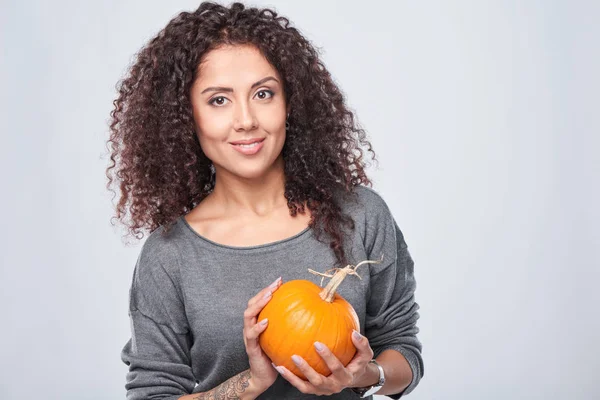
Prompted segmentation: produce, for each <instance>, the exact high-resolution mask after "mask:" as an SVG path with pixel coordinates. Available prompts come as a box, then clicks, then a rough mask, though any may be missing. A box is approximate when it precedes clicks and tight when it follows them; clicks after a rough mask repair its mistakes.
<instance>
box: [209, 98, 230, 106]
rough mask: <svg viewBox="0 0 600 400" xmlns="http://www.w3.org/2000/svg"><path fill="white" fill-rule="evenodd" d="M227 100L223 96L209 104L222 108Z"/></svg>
mask: <svg viewBox="0 0 600 400" xmlns="http://www.w3.org/2000/svg"><path fill="white" fill-rule="evenodd" d="M226 100H227V99H226V98H225V97H223V96H217V97H215V98H213V99H211V100H210V101H209V102H208V104H210V105H213V106H222V105H223V104H225V101H226Z"/></svg>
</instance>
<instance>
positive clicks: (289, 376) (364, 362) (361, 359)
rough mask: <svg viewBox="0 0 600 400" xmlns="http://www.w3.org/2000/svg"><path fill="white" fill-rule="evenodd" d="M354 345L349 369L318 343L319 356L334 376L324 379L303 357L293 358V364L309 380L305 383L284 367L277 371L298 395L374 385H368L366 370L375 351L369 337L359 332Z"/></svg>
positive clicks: (327, 392) (322, 393) (327, 393)
mask: <svg viewBox="0 0 600 400" xmlns="http://www.w3.org/2000/svg"><path fill="white" fill-rule="evenodd" d="M352 342H353V343H354V346H356V349H357V352H356V354H355V356H354V358H353V359H352V361H350V363H348V365H347V366H346V367H344V365H343V364H342V363H341V361H340V360H339V359H338V358H337V357H336V356H335V355H334V354H333V353H332V352H331V351H330V350H329V349H328V348H327V347H326V346H325V345H323V344H322V343H318V342H315V348H316V349H317V353H319V355H320V356H321V358H322V359H323V360H324V361H325V363H326V364H327V367H329V370H330V371H331V375H329V376H327V377H326V376H323V375H321V374H319V373H318V372H317V371H315V370H314V369H313V368H312V367H311V366H310V365H308V363H307V362H306V361H305V360H304V359H302V357H300V356H297V355H294V356H292V361H293V362H294V364H296V366H298V369H299V370H300V371H302V373H303V374H304V376H305V377H306V378H307V379H308V382H307V381H304V380H302V379H300V378H299V377H297V376H296V375H294V374H293V373H292V372H290V371H289V370H288V369H287V368H285V367H284V366H278V367H276V368H277V370H278V371H279V373H280V374H281V376H283V377H284V378H285V379H286V380H287V381H288V382H290V383H291V384H292V385H294V386H295V387H296V388H297V389H298V390H299V391H301V392H302V393H306V394H316V395H331V394H334V393H339V392H341V391H342V390H344V389H345V388H347V387H361V386H368V385H369V384H372V383H375V382H376V380H375V381H374V382H370V381H369V375H368V373H369V371H368V369H367V366H368V364H369V361H370V360H372V359H373V350H372V349H371V346H370V345H369V341H368V340H367V338H366V337H364V336H362V335H361V334H360V333H358V332H356V331H355V332H354V333H353V334H352Z"/></svg>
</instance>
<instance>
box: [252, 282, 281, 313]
mask: <svg viewBox="0 0 600 400" xmlns="http://www.w3.org/2000/svg"><path fill="white" fill-rule="evenodd" d="M281 281H282V279H281V277H279V278H277V279H275V282H273V283H271V284H270V285H269V286H267V287H266V288H264V289H263V290H261V291H260V292H258V293H257V294H256V296H254V297H253V298H251V299H250V300H249V301H248V307H250V306H252V305H254V304H255V303H256V302H258V301H261V300H262V299H263V298H264V296H265V294H266V293H267V292H271V293H273V292H274V291H275V290H277V289H278V288H279V286H281Z"/></svg>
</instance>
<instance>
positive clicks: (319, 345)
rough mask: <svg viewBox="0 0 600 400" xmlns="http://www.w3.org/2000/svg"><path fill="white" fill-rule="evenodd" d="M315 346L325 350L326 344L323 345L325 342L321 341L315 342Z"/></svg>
mask: <svg viewBox="0 0 600 400" xmlns="http://www.w3.org/2000/svg"><path fill="white" fill-rule="evenodd" d="M315 348H316V349H317V351H323V350H325V346H323V343H320V342H315Z"/></svg>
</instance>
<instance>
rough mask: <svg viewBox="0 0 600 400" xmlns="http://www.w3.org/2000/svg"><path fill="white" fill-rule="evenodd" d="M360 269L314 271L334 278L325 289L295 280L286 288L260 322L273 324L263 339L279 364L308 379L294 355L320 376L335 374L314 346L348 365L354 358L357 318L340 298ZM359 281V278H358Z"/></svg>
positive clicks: (264, 344) (283, 285)
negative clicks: (346, 280) (331, 272)
mask: <svg viewBox="0 0 600 400" xmlns="http://www.w3.org/2000/svg"><path fill="white" fill-rule="evenodd" d="M367 262H369V263H370V262H374V263H379V262H381V261H363V262H361V263H359V264H357V265H356V266H351V265H348V266H347V267H345V268H338V269H337V272H336V273H335V275H333V276H332V275H328V274H322V273H319V272H315V271H312V270H309V271H310V272H312V273H314V274H317V275H321V276H323V277H329V278H331V281H330V282H329V283H328V284H327V286H326V287H325V288H321V287H319V286H318V285H316V284H314V283H312V282H310V281H307V280H293V281H289V282H286V283H284V284H282V285H281V286H280V287H279V289H277V290H276V291H275V292H274V293H273V297H272V298H271V300H270V301H269V302H268V303H267V305H266V306H265V307H264V308H263V309H262V311H261V312H260V314H259V316H258V321H262V320H263V319H264V318H268V320H269V324H268V325H267V328H266V329H265V330H264V331H263V333H262V334H261V335H260V337H259V343H260V346H261V348H262V349H263V351H264V352H265V354H266V355H267V356H268V357H269V358H270V359H271V361H273V363H275V365H282V366H284V367H286V368H287V369H288V370H289V371H291V372H292V373H294V374H295V375H297V376H298V377H300V378H301V379H304V380H306V377H305V376H304V374H303V373H302V372H301V371H300V370H299V369H298V368H297V367H296V365H295V364H294V363H293V361H292V358H291V357H292V355H294V354H297V355H299V356H301V357H302V358H303V359H304V360H306V362H308V364H309V365H310V366H311V367H312V368H313V369H314V370H315V371H316V372H318V373H320V374H322V375H324V376H328V375H330V374H331V371H330V370H329V368H328V367H327V365H326V364H325V362H324V361H323V359H322V358H321V357H320V356H319V354H318V353H317V351H316V349H315V347H314V342H315V341H319V342H321V343H323V344H324V345H326V346H327V347H328V348H329V349H330V350H331V351H332V352H333V354H335V355H336V357H337V358H338V359H339V360H340V362H341V363H342V364H343V365H344V366H346V365H348V363H349V362H350V360H352V358H353V357H354V355H355V354H356V347H354V343H353V342H352V339H351V335H352V330H353V329H355V330H357V331H359V332H360V325H359V321H358V316H357V315H356V311H355V310H354V308H353V307H352V305H351V304H350V303H349V302H347V301H346V300H345V299H344V298H343V297H342V296H340V295H339V294H338V293H336V290H337V288H338V286H339V285H340V284H341V283H342V281H343V280H344V278H345V277H346V275H348V274H352V275H357V276H358V274H356V268H357V267H358V266H359V265H361V264H363V263H367ZM359 278H360V277H359Z"/></svg>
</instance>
